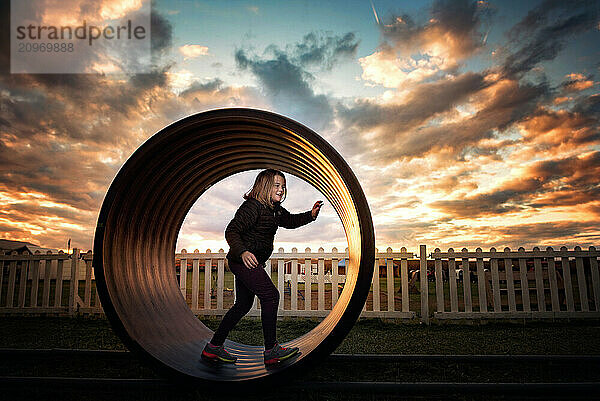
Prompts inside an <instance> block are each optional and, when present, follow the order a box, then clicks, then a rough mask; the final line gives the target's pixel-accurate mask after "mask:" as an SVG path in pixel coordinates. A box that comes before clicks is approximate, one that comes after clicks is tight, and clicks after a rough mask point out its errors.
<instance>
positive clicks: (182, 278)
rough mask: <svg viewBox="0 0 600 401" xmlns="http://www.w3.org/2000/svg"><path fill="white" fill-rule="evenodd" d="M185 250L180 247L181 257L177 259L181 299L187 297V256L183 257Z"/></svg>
mask: <svg viewBox="0 0 600 401" xmlns="http://www.w3.org/2000/svg"><path fill="white" fill-rule="evenodd" d="M186 253H187V252H186V250H185V249H182V250H181V254H182V257H181V258H180V259H179V290H180V291H181V295H182V296H183V299H187V283H186V281H187V258H186V257H185V254H186Z"/></svg>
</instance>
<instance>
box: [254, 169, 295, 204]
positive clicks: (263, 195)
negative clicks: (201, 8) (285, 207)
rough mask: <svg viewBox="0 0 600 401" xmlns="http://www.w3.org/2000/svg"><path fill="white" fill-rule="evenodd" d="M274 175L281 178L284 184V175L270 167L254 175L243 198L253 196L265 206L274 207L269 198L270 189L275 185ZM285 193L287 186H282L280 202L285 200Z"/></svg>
mask: <svg viewBox="0 0 600 401" xmlns="http://www.w3.org/2000/svg"><path fill="white" fill-rule="evenodd" d="M275 176H280V177H281V178H283V182H284V184H285V176H284V175H283V173H282V172H281V171H279V170H275V169H272V168H269V169H266V170H263V171H261V172H260V173H258V175H257V176H256V180H254V185H253V186H252V189H251V190H250V191H248V192H246V193H245V194H244V199H250V198H254V199H256V200H257V201H259V202H260V203H262V204H263V205H265V206H269V207H271V208H272V207H274V205H273V201H272V200H271V190H272V189H273V185H275ZM286 195H287V188H285V187H284V189H283V197H282V198H281V202H283V201H284V200H285V197H286Z"/></svg>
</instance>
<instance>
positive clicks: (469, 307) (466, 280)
mask: <svg viewBox="0 0 600 401" xmlns="http://www.w3.org/2000/svg"><path fill="white" fill-rule="evenodd" d="M462 252H463V253H466V252H468V250H467V248H463V250H462ZM461 269H462V272H463V293H464V297H465V312H473V303H472V300H471V269H470V268H469V258H465V257H463V258H462V263H461Z"/></svg>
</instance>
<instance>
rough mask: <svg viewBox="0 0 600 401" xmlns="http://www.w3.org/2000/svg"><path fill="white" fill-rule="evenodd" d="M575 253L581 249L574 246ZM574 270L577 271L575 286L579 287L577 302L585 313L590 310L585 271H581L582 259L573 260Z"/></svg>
mask: <svg viewBox="0 0 600 401" xmlns="http://www.w3.org/2000/svg"><path fill="white" fill-rule="evenodd" d="M575 250H576V251H581V248H580V247H578V246H576V247H575ZM575 268H576V269H577V286H578V287H579V302H580V303H581V310H582V311H583V312H587V311H589V310H590V306H589V303H588V295H587V285H586V279H585V271H584V270H583V258H582V257H579V256H578V257H576V258H575Z"/></svg>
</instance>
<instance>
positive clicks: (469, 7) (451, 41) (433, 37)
mask: <svg viewBox="0 0 600 401" xmlns="http://www.w3.org/2000/svg"><path fill="white" fill-rule="evenodd" d="M429 13H430V18H429V20H428V21H426V22H423V23H418V22H416V21H415V20H414V19H413V18H412V17H411V16H409V15H406V14H405V15H402V16H395V15H391V16H390V17H389V18H387V19H388V21H384V23H382V24H380V25H379V26H380V28H381V31H382V35H383V42H382V44H381V45H380V46H379V50H378V51H376V52H375V53H373V54H371V55H369V56H366V57H363V58H361V59H360V63H361V66H362V68H363V75H362V77H363V79H365V80H368V81H372V82H374V83H377V84H381V85H383V86H386V87H400V86H403V85H408V84H411V83H418V82H422V81H424V80H426V79H431V78H434V77H439V76H441V75H443V74H445V73H448V72H454V71H455V70H456V69H457V68H458V67H459V65H460V62H461V61H462V60H464V59H465V58H467V57H469V56H471V55H473V54H474V53H475V52H477V51H478V50H479V49H481V47H482V46H483V45H484V42H485V36H486V33H483V32H481V31H480V29H481V28H482V25H483V24H484V22H485V21H487V20H488V18H489V17H490V16H491V14H492V10H491V8H489V7H487V6H485V5H484V4H482V3H478V2H471V1H435V2H434V3H433V5H432V6H431V9H430V10H429Z"/></svg>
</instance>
